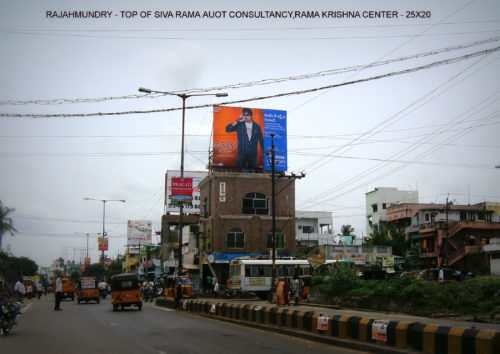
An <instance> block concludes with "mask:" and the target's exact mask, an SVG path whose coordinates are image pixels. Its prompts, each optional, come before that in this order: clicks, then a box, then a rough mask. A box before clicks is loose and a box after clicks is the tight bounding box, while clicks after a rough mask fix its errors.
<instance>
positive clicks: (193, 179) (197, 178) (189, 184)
mask: <svg viewBox="0 0 500 354" xmlns="http://www.w3.org/2000/svg"><path fill="white" fill-rule="evenodd" d="M207 175H208V173H207V172H201V171H184V178H183V179H181V171H177V170H168V171H167V173H166V174H165V206H166V211H167V212H180V207H179V205H178V204H177V203H175V199H176V197H182V196H186V197H191V198H193V199H192V202H191V205H184V212H185V213H186V212H187V213H189V214H199V213H200V189H199V188H198V184H200V182H201V180H202V179H203V178H205V177H206V176H207Z"/></svg>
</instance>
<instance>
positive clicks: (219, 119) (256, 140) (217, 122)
mask: <svg viewBox="0 0 500 354" xmlns="http://www.w3.org/2000/svg"><path fill="white" fill-rule="evenodd" d="M213 131H214V141H213V146H214V153H213V166H218V167H236V168H241V169H244V170H246V169H248V170H254V169H264V170H267V171H270V170H272V162H271V161H270V160H269V159H268V158H267V157H266V158H265V156H266V155H265V153H266V152H268V151H270V150H271V146H272V139H271V134H272V133H273V134H274V135H275V136H274V145H275V151H276V153H275V156H276V159H275V168H276V170H277V171H286V170H287V136H286V134H287V133H286V111H277V110H271V109H259V108H242V107H225V106H224V107H221V106H216V107H214V128H213Z"/></svg>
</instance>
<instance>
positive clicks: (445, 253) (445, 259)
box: [444, 197, 448, 267]
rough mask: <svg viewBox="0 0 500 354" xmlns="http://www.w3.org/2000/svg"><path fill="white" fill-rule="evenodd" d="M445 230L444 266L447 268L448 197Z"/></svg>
mask: <svg viewBox="0 0 500 354" xmlns="http://www.w3.org/2000/svg"><path fill="white" fill-rule="evenodd" d="M445 211H446V226H445V227H446V229H445V238H444V239H445V242H446V243H445V244H444V266H445V267H448V197H446V206H445Z"/></svg>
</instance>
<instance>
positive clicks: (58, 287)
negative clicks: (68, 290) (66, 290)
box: [54, 274, 62, 311]
mask: <svg viewBox="0 0 500 354" xmlns="http://www.w3.org/2000/svg"><path fill="white" fill-rule="evenodd" d="M55 297H56V304H55V306H54V311H61V307H60V305H61V297H62V279H61V275H60V274H58V275H57V278H56V292H55Z"/></svg>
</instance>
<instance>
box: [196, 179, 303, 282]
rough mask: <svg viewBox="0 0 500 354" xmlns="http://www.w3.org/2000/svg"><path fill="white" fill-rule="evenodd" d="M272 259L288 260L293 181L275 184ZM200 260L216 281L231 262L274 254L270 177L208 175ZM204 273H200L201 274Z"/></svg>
mask: <svg viewBox="0 0 500 354" xmlns="http://www.w3.org/2000/svg"><path fill="white" fill-rule="evenodd" d="M275 183H276V205H275V209H276V211H275V214H274V220H275V229H276V256H277V257H278V258H279V257H281V258H283V257H291V256H292V255H293V254H294V253H295V251H296V245H295V179H294V178H292V177H286V176H284V175H281V178H278V177H277V178H276V180H275ZM199 188H200V203H201V215H200V217H201V220H200V223H199V228H200V230H199V232H200V240H201V243H200V247H201V252H202V259H206V260H207V263H208V264H207V265H208V267H209V268H210V271H213V272H215V275H216V276H217V278H218V279H219V280H220V281H225V280H227V279H228V271H229V267H228V266H227V264H228V263H229V262H230V261H231V259H232V258H235V257H242V256H254V257H262V258H270V257H271V254H272V248H273V243H272V230H273V211H272V177H271V174H269V173H242V172H212V173H210V174H209V175H208V176H207V177H206V178H205V179H203V180H202V181H201V182H200V184H199ZM207 271H208V270H207V269H206V268H205V269H203V268H202V269H201V272H202V273H206V272H207Z"/></svg>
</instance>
